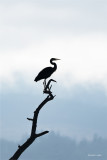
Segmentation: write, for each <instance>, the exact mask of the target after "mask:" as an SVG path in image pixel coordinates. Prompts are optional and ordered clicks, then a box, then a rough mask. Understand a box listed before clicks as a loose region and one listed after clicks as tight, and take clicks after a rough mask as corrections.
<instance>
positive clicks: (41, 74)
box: [34, 58, 60, 87]
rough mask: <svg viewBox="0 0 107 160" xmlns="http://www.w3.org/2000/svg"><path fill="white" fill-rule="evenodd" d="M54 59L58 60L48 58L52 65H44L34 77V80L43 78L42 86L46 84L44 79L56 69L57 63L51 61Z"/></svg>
mask: <svg viewBox="0 0 107 160" xmlns="http://www.w3.org/2000/svg"><path fill="white" fill-rule="evenodd" d="M56 60H60V59H58V58H51V59H50V63H51V64H52V65H54V67H46V68H44V69H43V70H42V71H40V72H39V74H38V75H37V77H36V78H35V79H34V81H36V82H37V81H40V80H42V79H44V82H43V84H44V87H45V86H46V79H47V78H49V77H50V76H51V75H52V74H53V73H54V72H55V71H56V69H57V65H56V63H55V62H53V61H56Z"/></svg>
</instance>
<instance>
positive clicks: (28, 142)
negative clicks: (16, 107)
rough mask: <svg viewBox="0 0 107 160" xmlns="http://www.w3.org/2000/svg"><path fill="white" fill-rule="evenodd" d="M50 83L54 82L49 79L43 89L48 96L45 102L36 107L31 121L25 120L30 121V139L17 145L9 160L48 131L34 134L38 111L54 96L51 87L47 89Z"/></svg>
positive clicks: (16, 157) (17, 155) (15, 157)
mask: <svg viewBox="0 0 107 160" xmlns="http://www.w3.org/2000/svg"><path fill="white" fill-rule="evenodd" d="M51 81H53V82H56V81H55V80H53V79H50V80H49V81H48V83H47V85H46V87H45V89H44V93H46V94H48V96H47V97H46V98H45V100H44V101H43V102H42V103H41V104H40V105H39V106H38V107H37V109H36V110H35V111H34V115H33V119H32V118H27V120H29V121H32V129H31V135H30V138H28V139H27V140H26V142H25V143H24V144H22V145H18V150H17V151H16V152H15V153H14V155H13V156H12V157H11V158H10V159H9V160H17V159H18V158H19V157H20V155H21V154H22V153H23V152H24V151H25V150H26V149H27V148H28V147H29V146H30V145H31V144H32V143H33V142H34V140H35V139H36V138H38V137H40V136H43V135H45V134H47V133H49V131H44V132H41V133H39V134H37V133H36V128H37V119H38V114H39V111H40V110H41V109H42V107H43V106H44V105H45V104H46V103H47V102H49V101H50V100H53V99H54V97H55V96H53V94H52V92H51V87H52V86H51V87H49V85H50V83H51Z"/></svg>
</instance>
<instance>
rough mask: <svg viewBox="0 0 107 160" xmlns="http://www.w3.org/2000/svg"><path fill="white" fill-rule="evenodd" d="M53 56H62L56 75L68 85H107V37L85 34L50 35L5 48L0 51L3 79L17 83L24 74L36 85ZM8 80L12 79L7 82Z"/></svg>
mask: <svg viewBox="0 0 107 160" xmlns="http://www.w3.org/2000/svg"><path fill="white" fill-rule="evenodd" d="M51 57H56V58H60V59H61V61H59V62H57V64H58V69H57V72H56V73H54V74H53V78H56V79H57V80H58V81H59V82H60V83H62V84H63V85H64V86H66V87H67V86H68V87H69V86H71V85H74V84H78V83H86V82H87V83H101V84H102V85H103V86H105V88H106V87H107V83H106V79H107V76H106V75H107V70H106V68H107V63H106V59H107V54H106V36H104V35H102V34H100V35H93V34H92V35H84V36H77V37H75V36H74V37H72V38H70V37H65V39H61V38H60V37H57V40H56V37H50V40H46V41H45V42H43V43H39V42H38V43H37V44H33V45H31V46H30V47H29V46H28V47H27V48H25V49H22V50H20V51H19V50H17V51H16V50H15V51H11V52H10V51H8V52H7V51H4V52H2V54H0V59H1V60H2V61H1V71H0V81H1V82H4V83H6V84H11V83H15V84H16V78H17V77H18V76H19V78H20V76H21V75H23V77H24V79H23V80H24V81H25V83H26V82H29V84H30V85H32V80H33V79H34V77H35V76H36V75H37V74H38V72H39V71H40V70H41V69H43V68H44V67H46V66H50V63H49V60H50V58H51ZM7 79H8V81H7Z"/></svg>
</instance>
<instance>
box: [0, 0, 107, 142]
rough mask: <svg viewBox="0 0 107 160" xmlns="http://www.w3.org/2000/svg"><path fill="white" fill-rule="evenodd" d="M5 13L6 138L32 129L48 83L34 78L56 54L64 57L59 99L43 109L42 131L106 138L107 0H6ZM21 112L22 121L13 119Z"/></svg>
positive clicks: (0, 40)
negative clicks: (32, 123)
mask: <svg viewBox="0 0 107 160" xmlns="http://www.w3.org/2000/svg"><path fill="white" fill-rule="evenodd" d="M0 15H1V16H0V44H1V45H0V66H1V67H0V68H1V69H0V83H1V85H0V93H1V97H2V99H1V103H0V104H1V105H0V110H1V111H2V112H1V113H2V118H1V121H2V131H3V132H2V135H1V137H3V138H8V139H11V137H12V138H13V139H14V140H15V137H14V135H13V134H14V132H15V131H16V133H18V135H17V138H18V139H19V138H20V137H21V136H22V135H23V134H24V133H25V134H26V132H27V133H28V132H29V128H30V126H29V124H28V122H26V119H25V118H26V117H27V116H28V115H29V114H30V116H32V112H33V109H34V108H35V106H36V105H38V104H39V103H40V102H41V100H42V82H38V83H37V84H35V83H34V81H33V80H34V78H35V76H36V75H37V74H38V72H39V71H40V70H41V69H42V68H44V67H46V66H48V65H50V64H49V59H50V58H51V57H56V58H60V59H61V61H59V62H58V69H57V72H56V73H55V74H54V75H53V78H54V79H56V80H57V81H58V83H57V84H54V86H53V91H54V93H55V94H57V97H56V98H55V102H51V109H49V107H50V104H49V105H48V106H47V110H44V114H43V115H42V113H41V115H42V116H41V120H40V129H42V128H43V129H44V128H45V127H47V128H49V129H51V130H55V131H58V132H60V133H62V134H65V135H68V132H69V135H68V136H70V135H71V136H74V137H76V138H77V139H80V138H81V137H87V138H90V137H92V135H94V133H98V134H99V135H101V136H102V137H105V136H106V135H107V134H106V133H107V129H106V127H105V125H106V124H105V122H106V121H107V118H106V114H105V113H107V101H106V96H107V63H106V62H107V1H106V0H81V1H79V0H75V1H74V0H66V1H65V0H57V1H56V0H46V1H43V0H39V1H33V0H32V1H30V0H27V1H24V0H21V1H15V0H14V1H12V0H10V1H6V0H1V1H0ZM26 96H27V97H26ZM84 97H85V98H84ZM63 100H64V101H63ZM16 102H17V104H16ZM27 102H28V103H27ZM54 104H55V107H54ZM61 106H62V108H61ZM31 107H32V111H31ZM66 108H67V111H66ZM7 111H8V112H7ZM16 111H17V113H20V120H21V121H18V120H16V121H13V115H14V114H15V113H16ZM72 111H73V112H72ZM60 112H62V115H61V117H59V118H58V114H59V113H60ZM51 113H52V115H53V114H54V117H56V121H55V122H54V121H53V120H52V116H51V117H50V116H49V115H50V114H51ZM64 113H66V116H65V117H64ZM78 114H79V115H78ZM17 116H18V115H17ZM45 116H46V117H45ZM47 117H48V118H47ZM44 118H45V119H46V123H45V120H44ZM63 118H64V119H63ZM7 119H8V121H7ZM16 119H18V117H17V118H16ZM48 119H49V120H48ZM53 119H54V118H53ZM95 119H96V120H95ZM48 122H51V123H50V124H49V123H48ZM93 122H94V123H93ZM25 123H26V124H25ZM20 124H21V125H22V126H21V125H20ZM103 124H104V125H103ZM24 125H25V126H24ZM19 126H20V127H22V129H21V130H20V131H19V132H18V130H19ZM70 126H71V127H70ZM24 127H25V128H24ZM14 130H15V131H14ZM11 131H12V133H11ZM78 133H79V134H78ZM11 134H12V136H11Z"/></svg>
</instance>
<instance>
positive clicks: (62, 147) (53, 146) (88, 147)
mask: <svg viewBox="0 0 107 160" xmlns="http://www.w3.org/2000/svg"><path fill="white" fill-rule="evenodd" d="M25 138H26V139H27V137H25ZM26 139H24V140H21V141H20V142H18V143H20V145H21V144H23V143H24V141H25V140H26ZM0 144H1V145H0V146H1V149H0V150H1V155H0V156H1V159H2V160H6V159H9V158H10V157H11V156H12V155H13V153H14V152H15V151H16V149H17V146H18V144H17V143H13V142H12V141H6V140H2V139H1V140H0ZM106 146H107V139H102V138H101V137H98V136H97V135H95V136H94V137H93V140H92V141H90V142H89V141H87V140H85V139H84V140H82V141H81V142H79V143H78V144H77V142H76V140H75V139H70V138H68V137H62V136H60V135H58V134H55V133H54V132H51V133H49V134H48V135H46V136H44V137H40V138H38V139H37V140H35V142H34V143H33V144H32V145H31V146H30V147H29V148H28V149H27V150H26V151H25V152H24V153H23V154H22V155H21V159H22V160H29V159H31V158H32V160H35V159H38V160H41V159H44V160H49V159H52V160H60V159H61V160H65V158H67V159H68V160H71V159H75V160H78V159H85V160H89V159H90V157H89V155H90V156H91V155H95V156H94V160H97V159H98V157H100V159H106V158H107V152H106V149H105V148H106ZM98 155H100V156H98ZM91 158H92V157H91Z"/></svg>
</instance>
